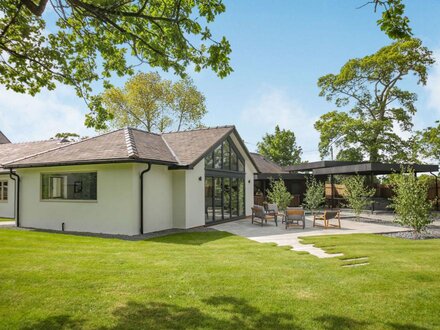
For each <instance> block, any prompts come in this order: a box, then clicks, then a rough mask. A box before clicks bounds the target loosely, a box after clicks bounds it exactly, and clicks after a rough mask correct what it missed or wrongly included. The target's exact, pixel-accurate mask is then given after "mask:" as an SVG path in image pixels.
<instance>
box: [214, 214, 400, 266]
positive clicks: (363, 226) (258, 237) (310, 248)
mask: <svg viewBox="0 0 440 330" xmlns="http://www.w3.org/2000/svg"><path fill="white" fill-rule="evenodd" d="M212 228H214V229H216V230H221V231H226V232H229V233H232V234H235V235H238V236H243V237H246V238H248V239H251V240H253V241H257V242H260V243H276V244H278V245H280V246H291V247H292V249H293V250H295V251H306V252H309V253H310V254H312V255H314V256H316V257H318V258H332V257H339V256H342V255H343V254H342V253H334V254H331V253H327V252H325V251H324V250H323V249H321V248H318V247H316V246H314V245H313V244H302V243H301V237H305V236H321V235H345V234H378V233H389V232H398V231H406V230H408V229H407V228H401V227H396V226H392V225H387V224H376V223H365V222H357V221H351V220H344V219H342V220H341V229H339V228H329V229H324V228H322V227H313V221H312V218H311V217H310V216H308V217H306V227H305V229H302V228H294V227H290V228H288V229H285V227H284V225H283V224H281V223H278V227H277V226H275V223H274V222H268V223H267V224H264V226H261V225H260V224H255V223H254V224H252V223H251V220H250V219H242V220H237V221H232V222H226V223H222V224H218V225H215V226H213V227H212Z"/></svg>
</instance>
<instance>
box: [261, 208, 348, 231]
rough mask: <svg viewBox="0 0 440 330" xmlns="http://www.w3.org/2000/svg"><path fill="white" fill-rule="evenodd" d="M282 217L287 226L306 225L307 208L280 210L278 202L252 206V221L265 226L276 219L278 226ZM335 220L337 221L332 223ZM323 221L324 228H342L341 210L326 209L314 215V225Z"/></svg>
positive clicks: (282, 221)
mask: <svg viewBox="0 0 440 330" xmlns="http://www.w3.org/2000/svg"><path fill="white" fill-rule="evenodd" d="M280 218H281V223H284V224H285V228H286V229H288V228H289V227H292V226H294V227H302V229H305V227H306V216H305V210H304V209H303V208H298V207H288V208H286V210H285V211H284V212H280V211H279V210H278V206H277V205H276V204H267V203H266V204H264V205H263V206H261V205H254V206H253V207H252V223H257V224H260V225H261V226H263V225H264V224H265V223H266V224H267V221H268V220H269V221H274V222H275V225H276V226H278V219H280ZM331 220H335V221H336V223H331ZM321 221H322V223H323V225H322V227H324V228H326V229H327V228H341V218H340V213H339V211H333V210H332V211H324V213H321V214H314V215H313V227H316V226H319V225H317V223H319V222H321Z"/></svg>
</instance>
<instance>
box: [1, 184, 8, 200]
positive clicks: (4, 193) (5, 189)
mask: <svg viewBox="0 0 440 330" xmlns="http://www.w3.org/2000/svg"><path fill="white" fill-rule="evenodd" d="M7 201H8V181H7V180H3V181H0V202H7Z"/></svg>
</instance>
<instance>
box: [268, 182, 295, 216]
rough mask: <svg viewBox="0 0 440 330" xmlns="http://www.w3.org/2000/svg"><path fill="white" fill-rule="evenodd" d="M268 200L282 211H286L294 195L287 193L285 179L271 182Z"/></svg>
mask: <svg viewBox="0 0 440 330" xmlns="http://www.w3.org/2000/svg"><path fill="white" fill-rule="evenodd" d="M267 198H268V200H269V202H270V203H275V204H277V206H278V208H279V209H280V210H285V209H286V208H287V207H288V206H289V205H290V202H291V201H292V195H291V194H290V193H289V192H288V191H287V188H286V185H285V184H284V180H283V179H278V180H271V182H270V188H269V191H268V192H267Z"/></svg>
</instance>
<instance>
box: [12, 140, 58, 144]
mask: <svg viewBox="0 0 440 330" xmlns="http://www.w3.org/2000/svg"><path fill="white" fill-rule="evenodd" d="M62 140H63V139H46V140H35V141H23V142H11V143H8V144H30V143H41V142H52V141H58V142H61V141H62Z"/></svg>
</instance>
